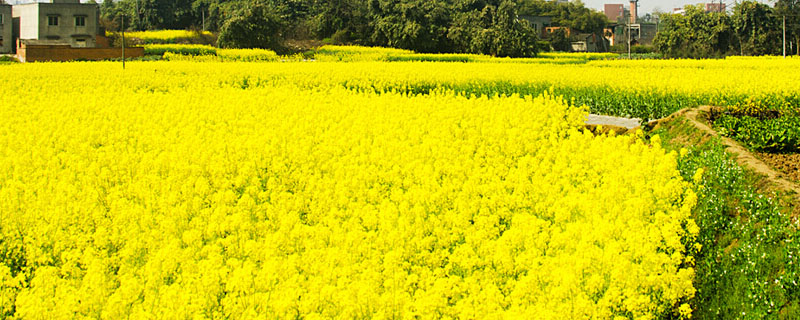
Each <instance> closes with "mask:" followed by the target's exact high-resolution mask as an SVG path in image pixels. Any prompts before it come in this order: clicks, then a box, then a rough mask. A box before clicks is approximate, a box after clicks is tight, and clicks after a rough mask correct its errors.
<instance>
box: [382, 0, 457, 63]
mask: <svg viewBox="0 0 800 320" xmlns="http://www.w3.org/2000/svg"><path fill="white" fill-rule="evenodd" d="M370 14H371V15H372V17H373V18H372V21H371V24H372V35H371V37H370V41H371V42H372V43H374V44H377V45H385V46H390V47H395V48H403V49H411V50H414V51H419V52H450V51H451V50H452V45H451V43H450V40H449V39H448V38H447V31H448V28H449V26H450V24H451V22H452V19H453V12H452V6H451V5H450V3H449V2H448V1H444V0H401V1H396V0H373V1H371V3H370Z"/></svg>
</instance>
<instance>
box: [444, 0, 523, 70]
mask: <svg viewBox="0 0 800 320" xmlns="http://www.w3.org/2000/svg"><path fill="white" fill-rule="evenodd" d="M447 37H448V38H449V39H451V40H452V41H453V42H454V44H455V46H456V48H457V51H459V52H468V53H478V54H488V55H492V56H497V57H531V56H534V55H536V53H538V51H539V48H538V47H537V44H538V43H537V42H538V38H537V36H536V32H535V31H534V30H533V28H531V26H530V25H528V24H527V22H526V21H522V20H520V19H517V12H516V6H515V5H514V3H513V2H511V1H509V0H504V1H502V2H500V4H499V6H497V7H495V6H493V5H487V6H486V7H483V8H482V9H481V10H480V11H478V10H472V11H467V12H462V13H460V14H459V15H457V18H456V20H455V22H454V24H453V26H452V27H450V30H449V31H448V35H447Z"/></svg>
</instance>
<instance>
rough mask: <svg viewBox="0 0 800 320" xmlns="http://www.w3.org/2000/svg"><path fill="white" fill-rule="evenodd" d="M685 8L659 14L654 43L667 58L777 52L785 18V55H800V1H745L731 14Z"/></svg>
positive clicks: (770, 53) (780, 50) (693, 7)
mask: <svg viewBox="0 0 800 320" xmlns="http://www.w3.org/2000/svg"><path fill="white" fill-rule="evenodd" d="M685 11H686V12H685V13H684V14H666V15H661V16H660V18H661V23H662V25H663V28H662V29H661V30H660V31H659V32H658V33H657V34H656V38H655V40H654V41H653V44H654V46H655V49H656V50H657V51H658V52H660V53H662V54H663V55H664V56H666V57H670V58H713V57H722V56H727V55H780V54H782V53H783V30H784V28H783V26H784V18H785V19H786V20H785V21H786V23H785V26H786V41H787V42H788V43H789V47H787V51H788V52H787V54H791V53H792V51H794V52H796V53H797V54H798V55H800V48H798V44H800V0H778V1H775V5H774V6H770V5H767V4H763V3H759V2H756V1H751V0H748V1H743V2H740V3H738V4H737V5H736V6H735V7H734V8H733V11H732V12H730V13H728V12H711V13H707V12H705V10H704V8H703V7H702V6H699V5H698V6H687V7H686V8H685Z"/></svg>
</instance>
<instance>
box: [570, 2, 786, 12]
mask: <svg viewBox="0 0 800 320" xmlns="http://www.w3.org/2000/svg"><path fill="white" fill-rule="evenodd" d="M708 2H715V3H717V2H719V0H639V12H640V14H645V13H650V12H653V9H655V8H660V9H661V11H665V12H671V11H672V9H673V8H682V7H683V6H685V5H687V4H698V3H708ZM722 2H724V3H726V4H727V5H728V8H733V6H734V4H735V3H736V1H734V0H727V1H725V0H723V1H722ZM759 2H762V3H771V2H770V1H768V0H761V1H759ZM583 3H584V4H586V6H587V7H590V8H594V9H597V10H600V11H603V5H604V4H606V3H608V4H611V3H622V4H625V6H626V7H627V6H630V4H629V1H628V0H583Z"/></svg>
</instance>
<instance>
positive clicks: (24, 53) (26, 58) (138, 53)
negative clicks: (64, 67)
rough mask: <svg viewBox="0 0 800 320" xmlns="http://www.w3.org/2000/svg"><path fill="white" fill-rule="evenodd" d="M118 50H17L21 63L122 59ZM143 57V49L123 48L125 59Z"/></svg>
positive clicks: (42, 48) (33, 48) (69, 48)
mask: <svg viewBox="0 0 800 320" xmlns="http://www.w3.org/2000/svg"><path fill="white" fill-rule="evenodd" d="M121 50H122V49H120V48H72V47H70V46H39V45H23V46H21V47H19V48H17V56H18V57H19V59H20V61H22V62H36V61H72V60H106V59H115V58H121V57H122V51H121ZM142 56H144V48H142V47H135V48H125V58H138V57H142Z"/></svg>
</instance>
